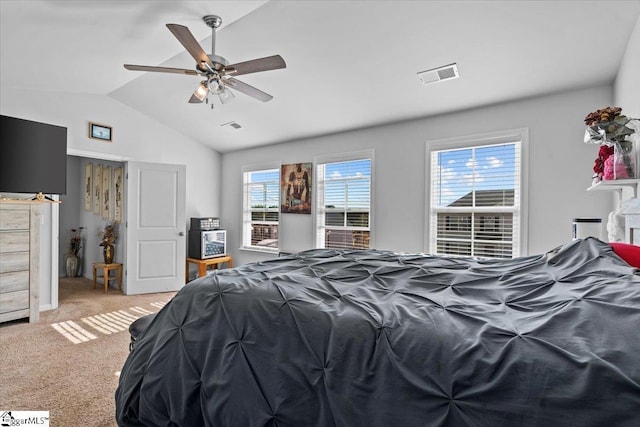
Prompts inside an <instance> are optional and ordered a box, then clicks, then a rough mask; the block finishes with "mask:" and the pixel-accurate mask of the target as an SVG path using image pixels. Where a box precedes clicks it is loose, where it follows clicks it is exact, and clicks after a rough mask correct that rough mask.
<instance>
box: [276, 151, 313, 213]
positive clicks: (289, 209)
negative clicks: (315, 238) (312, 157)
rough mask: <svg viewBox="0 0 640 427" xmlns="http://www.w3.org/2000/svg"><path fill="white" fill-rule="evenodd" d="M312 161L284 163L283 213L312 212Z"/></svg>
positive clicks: (281, 174) (281, 186)
mask: <svg viewBox="0 0 640 427" xmlns="http://www.w3.org/2000/svg"><path fill="white" fill-rule="evenodd" d="M312 167H313V164H312V163H294V164H290V165H282V166H281V169H280V191H281V196H280V200H281V203H282V204H281V205H280V212H282V213H299V214H311V182H312V181H311V170H312Z"/></svg>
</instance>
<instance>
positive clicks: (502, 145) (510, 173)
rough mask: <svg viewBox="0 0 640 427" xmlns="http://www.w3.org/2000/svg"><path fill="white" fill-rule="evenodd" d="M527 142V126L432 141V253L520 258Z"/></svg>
mask: <svg viewBox="0 0 640 427" xmlns="http://www.w3.org/2000/svg"><path fill="white" fill-rule="evenodd" d="M525 143H526V130H520V131H512V132H505V133H504V134H502V135H500V134H495V135H493V136H492V137H487V136H483V137H478V138H477V139H476V138H472V139H466V140H457V141H456V140H453V141H448V142H447V143H439V144H438V143H430V144H429V145H428V147H427V153H428V155H430V159H429V160H430V178H431V179H430V185H429V188H430V201H429V210H428V212H429V213H428V216H429V218H428V221H429V248H428V249H427V250H428V252H430V253H433V254H438V255H461V256H476V257H489V258H513V257H517V256H520V253H521V248H522V247H523V239H522V236H523V235H524V234H525V233H524V231H523V227H524V224H525V221H523V217H522V212H523V211H524V209H523V208H522V200H523V197H522V194H523V188H522V181H523V180H522V179H521V177H522V171H523V167H522V150H523V144H525ZM525 147H526V145H525Z"/></svg>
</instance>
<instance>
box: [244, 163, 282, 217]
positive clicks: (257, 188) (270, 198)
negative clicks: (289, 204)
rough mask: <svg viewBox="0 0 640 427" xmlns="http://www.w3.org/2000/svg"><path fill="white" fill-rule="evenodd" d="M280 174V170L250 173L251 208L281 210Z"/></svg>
mask: <svg viewBox="0 0 640 427" xmlns="http://www.w3.org/2000/svg"><path fill="white" fill-rule="evenodd" d="M279 180H280V173H279V171H278V169H272V170H264V171H255V172H251V173H250V179H249V184H248V185H249V199H250V203H249V206H251V207H252V208H256V207H261V208H264V207H268V208H279V201H280V181H279Z"/></svg>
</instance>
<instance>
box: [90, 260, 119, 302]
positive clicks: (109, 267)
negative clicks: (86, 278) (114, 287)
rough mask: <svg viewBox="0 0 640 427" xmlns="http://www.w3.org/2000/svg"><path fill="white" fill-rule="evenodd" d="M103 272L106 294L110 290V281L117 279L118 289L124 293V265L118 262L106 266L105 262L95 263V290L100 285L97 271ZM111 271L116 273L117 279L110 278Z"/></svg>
mask: <svg viewBox="0 0 640 427" xmlns="http://www.w3.org/2000/svg"><path fill="white" fill-rule="evenodd" d="M98 270H102V274H103V276H104V293H105V294H106V293H107V290H108V288H109V280H110V279H116V280H117V281H118V289H119V290H120V292H122V264H119V263H117V262H113V263H111V264H105V263H104V262H94V263H93V289H95V288H96V287H97V285H98V282H97V280H96V279H97V274H96V273H97V271H98ZM111 270H115V271H116V275H115V277H109V272H110V271H111Z"/></svg>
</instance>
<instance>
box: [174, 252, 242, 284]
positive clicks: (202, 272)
mask: <svg viewBox="0 0 640 427" xmlns="http://www.w3.org/2000/svg"><path fill="white" fill-rule="evenodd" d="M224 263H227V267H228V268H233V260H232V259H231V257H230V256H228V255H227V256H220V257H217V258H209V259H197V258H187V263H186V268H185V273H184V274H185V283H187V282H188V281H189V264H196V265H197V266H198V277H202V276H206V275H207V267H209V266H210V265H213V266H215V267H216V268H220V264H224Z"/></svg>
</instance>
